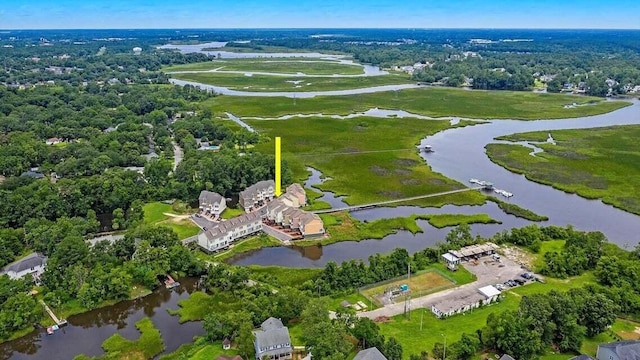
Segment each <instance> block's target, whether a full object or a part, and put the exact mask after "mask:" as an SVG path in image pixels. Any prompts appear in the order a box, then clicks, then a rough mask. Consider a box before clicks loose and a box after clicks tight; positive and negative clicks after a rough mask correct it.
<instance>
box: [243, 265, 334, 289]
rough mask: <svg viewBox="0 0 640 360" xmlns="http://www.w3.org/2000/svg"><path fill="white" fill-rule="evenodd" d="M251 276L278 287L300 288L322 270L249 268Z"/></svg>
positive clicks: (252, 266) (253, 266)
mask: <svg viewBox="0 0 640 360" xmlns="http://www.w3.org/2000/svg"><path fill="white" fill-rule="evenodd" d="M249 270H250V271H251V274H252V275H253V274H257V275H259V276H260V277H261V279H260V281H262V282H264V283H267V284H269V285H273V286H276V287H283V286H290V287H299V286H300V285H302V284H304V283H305V282H306V281H308V280H313V279H315V278H316V277H317V276H318V275H319V274H320V273H321V272H322V269H321V268H319V269H315V268H313V269H312V268H287V267H282V266H258V265H251V266H249Z"/></svg>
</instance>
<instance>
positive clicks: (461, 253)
mask: <svg viewBox="0 0 640 360" xmlns="http://www.w3.org/2000/svg"><path fill="white" fill-rule="evenodd" d="M497 249H498V245H496V244H494V243H492V242H488V243H484V244H476V245H471V246H465V247H463V248H462V249H460V250H451V251H449V252H450V253H451V254H453V255H455V256H457V257H459V258H466V257H469V256H474V255H479V254H483V253H486V252H490V251H495V250H497Z"/></svg>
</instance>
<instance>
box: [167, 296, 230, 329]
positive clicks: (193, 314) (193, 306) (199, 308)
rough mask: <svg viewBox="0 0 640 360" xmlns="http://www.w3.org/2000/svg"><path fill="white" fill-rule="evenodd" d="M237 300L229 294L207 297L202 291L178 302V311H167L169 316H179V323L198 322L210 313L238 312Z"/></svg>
mask: <svg viewBox="0 0 640 360" xmlns="http://www.w3.org/2000/svg"><path fill="white" fill-rule="evenodd" d="M239 305H240V304H239V302H238V299H237V298H235V297H234V296H233V295H231V294H229V293H224V292H220V293H217V294H215V295H209V294H207V293H204V292H202V291H196V292H194V293H192V294H191V295H190V296H189V297H188V298H186V299H181V300H179V301H178V306H179V309H177V310H171V309H169V310H167V311H168V312H169V314H171V315H174V316H175V315H178V316H180V322H181V323H184V322H187V321H199V320H202V319H204V317H205V316H206V315H207V314H209V313H211V311H213V310H216V311H229V310H239V308H238V307H239Z"/></svg>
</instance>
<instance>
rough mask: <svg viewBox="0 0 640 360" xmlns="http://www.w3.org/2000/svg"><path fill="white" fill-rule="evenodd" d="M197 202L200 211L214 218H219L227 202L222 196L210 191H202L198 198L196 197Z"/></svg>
mask: <svg viewBox="0 0 640 360" xmlns="http://www.w3.org/2000/svg"><path fill="white" fill-rule="evenodd" d="M198 202H199V204H200V211H202V212H205V213H210V214H212V215H216V216H220V214H222V212H223V211H224V210H225V209H226V208H227V201H226V199H225V198H224V196H222V195H220V194H218V193H215V192H212V191H207V190H202V191H201V192H200V197H198Z"/></svg>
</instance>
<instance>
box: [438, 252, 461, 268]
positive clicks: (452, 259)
mask: <svg viewBox="0 0 640 360" xmlns="http://www.w3.org/2000/svg"><path fill="white" fill-rule="evenodd" d="M442 258H443V259H444V261H446V262H447V264H449V265H458V264H460V258H459V257H457V256H455V255H453V254H452V253H446V254H442Z"/></svg>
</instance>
